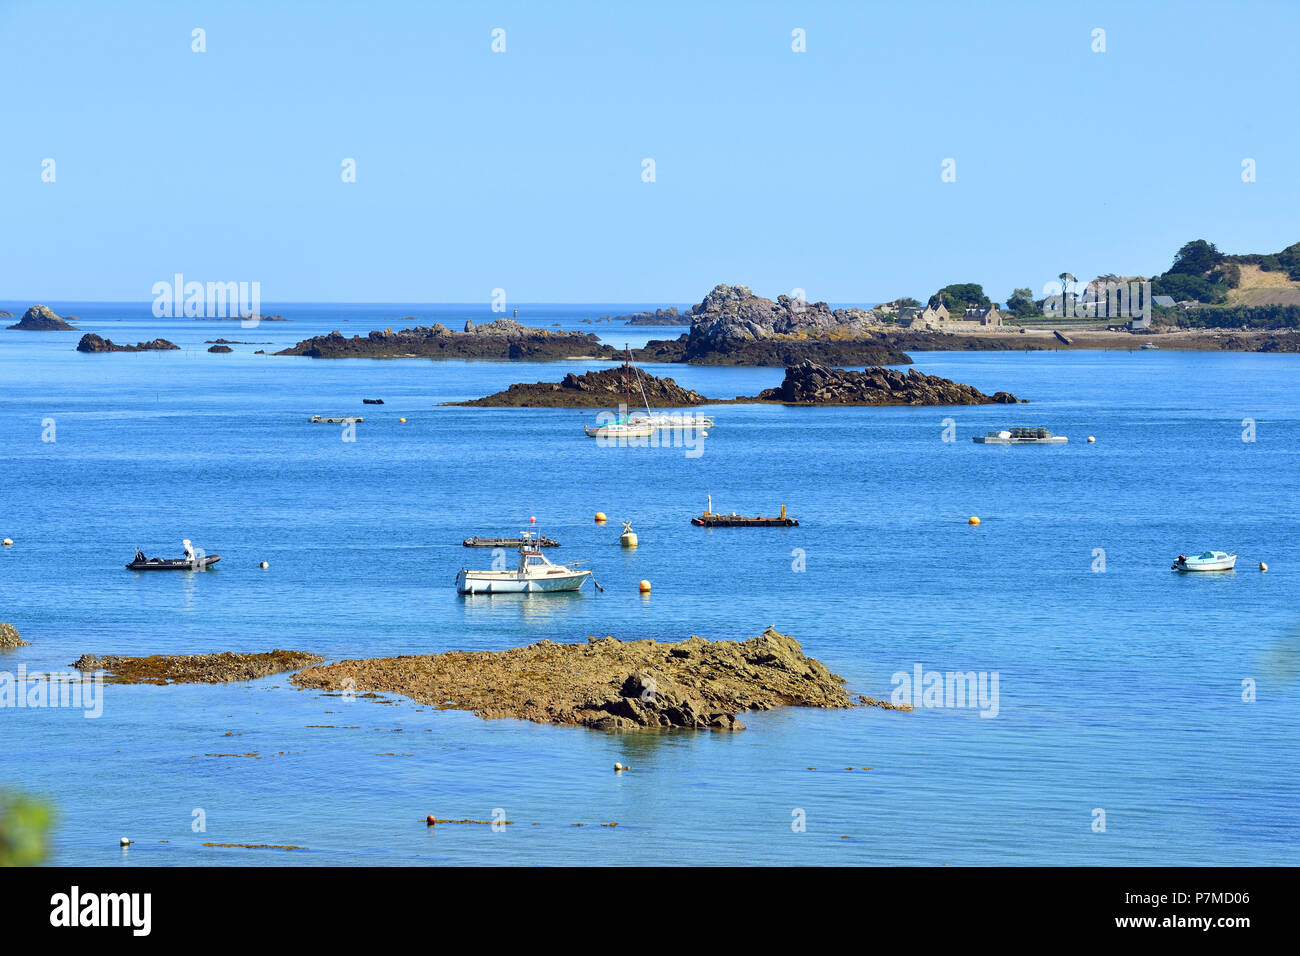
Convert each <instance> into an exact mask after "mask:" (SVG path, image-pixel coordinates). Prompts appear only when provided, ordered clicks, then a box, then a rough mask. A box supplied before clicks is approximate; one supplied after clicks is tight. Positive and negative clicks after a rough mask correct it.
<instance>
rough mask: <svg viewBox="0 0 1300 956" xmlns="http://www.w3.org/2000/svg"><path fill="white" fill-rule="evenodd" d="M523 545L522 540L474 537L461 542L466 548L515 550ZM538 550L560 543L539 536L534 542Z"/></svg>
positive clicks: (556, 546)
mask: <svg viewBox="0 0 1300 956" xmlns="http://www.w3.org/2000/svg"><path fill="white" fill-rule="evenodd" d="M523 543H524V539H523V538H480V537H478V536H477V535H475V536H474V537H472V538H466V539H465V540H464V541H462V542H461V544H463V545H464V546H465V547H467V548H517V547H519V546H520V545H521V544H523ZM536 544H537V546H538V547H539V548H558V547H559V546H560V542H558V541H556V540H555V539H554V538H547V537H541V536H539V537H538V538H537V540H536Z"/></svg>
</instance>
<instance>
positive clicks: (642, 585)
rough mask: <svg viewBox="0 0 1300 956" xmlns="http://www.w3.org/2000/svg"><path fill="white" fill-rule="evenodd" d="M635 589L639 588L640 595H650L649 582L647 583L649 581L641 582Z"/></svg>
mask: <svg viewBox="0 0 1300 956" xmlns="http://www.w3.org/2000/svg"><path fill="white" fill-rule="evenodd" d="M637 587H638V588H639V590H640V591H641V593H642V594H649V593H650V582H649V581H642V582H641V583H640V584H639V585H637Z"/></svg>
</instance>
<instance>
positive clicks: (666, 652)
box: [292, 629, 855, 731]
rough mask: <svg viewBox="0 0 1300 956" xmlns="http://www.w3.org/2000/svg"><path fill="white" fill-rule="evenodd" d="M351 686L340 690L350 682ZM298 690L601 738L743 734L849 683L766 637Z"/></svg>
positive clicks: (431, 661) (301, 682) (518, 652)
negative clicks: (406, 701) (360, 695)
mask: <svg viewBox="0 0 1300 956" xmlns="http://www.w3.org/2000/svg"><path fill="white" fill-rule="evenodd" d="M349 679H350V680H351V681H353V684H351V685H348V684H345V682H346V681H348V680H349ZM292 680H293V683H295V684H297V685H298V686H299V687H306V688H315V689H320V690H331V691H336V690H340V689H342V688H344V687H345V686H351V687H353V688H354V689H355V690H357V691H372V692H387V693H394V694H401V695H403V696H405V697H409V698H411V699H413V700H416V701H419V702H422V703H425V704H429V705H432V706H434V707H438V708H440V709H445V708H454V709H457V710H469V711H473V712H474V713H476V714H478V715H479V716H480V717H486V718H496V717H517V718H521V719H524V720H532V721H536V722H538V723H548V724H571V725H577V726H582V727H592V728H595V729H598V730H612V731H642V730H659V729H668V728H679V727H680V728H690V729H697V730H705V729H711V730H740V729H743V727H744V725H743V724H741V723H740V721H738V720H736V716H735V715H736V714H737V713H739V712H741V711H745V710H769V709H771V708H773V707H781V706H800V707H826V708H846V707H853V706H855V703H854V701H853V699H852V698H851V697H850V696H849V695H848V693H846V692H845V690H844V679H843V678H842V677H839V676H837V675H835V674H832V673H831V672H830V671H829V670H827V669H826V667H825V665H823V664H822V663H821V662H820V661H817V660H815V659H813V658H811V657H805V656H804V653H803V648H802V647H800V646H799V642H798V641H796V640H795V639H794V638H792V637H787V636H786V635H784V634H779V633H777V632H776V631H774V630H771V629H768V630H767V631H765V632H764V633H763V634H762V636H760V637H755V638H751V639H749V640H747V641H744V642H743V643H741V642H736V641H706V640H704V639H703V638H699V637H692V638H691V639H690V640H687V641H681V642H678V643H660V642H658V641H653V640H643V641H627V642H624V641H619V640H616V639H615V638H612V637H605V638H600V639H597V638H588V639H587V643H586V644H553V643H552V642H550V641H541V642H539V643H537V644H532V645H530V646H528V647H518V648H514V649H512V650H507V651H452V652H450V653H447V654H428V655H420V656H414V657H383V658H373V659H370V660H357V661H340V662H338V663H336V664H329V665H325V666H320V667H309V668H307V669H306V670H303V671H302V672H300V673H298V674H296V675H295V676H294V677H293V678H292Z"/></svg>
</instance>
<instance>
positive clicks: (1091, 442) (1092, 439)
mask: <svg viewBox="0 0 1300 956" xmlns="http://www.w3.org/2000/svg"><path fill="white" fill-rule="evenodd" d="M1096 440H1097V439H1095V438H1093V437H1092V436H1091V435H1089V436H1088V444H1089V445H1091V444H1093V443H1094V442H1095V441H1096Z"/></svg>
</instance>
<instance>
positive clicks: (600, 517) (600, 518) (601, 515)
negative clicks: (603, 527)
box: [596, 511, 605, 524]
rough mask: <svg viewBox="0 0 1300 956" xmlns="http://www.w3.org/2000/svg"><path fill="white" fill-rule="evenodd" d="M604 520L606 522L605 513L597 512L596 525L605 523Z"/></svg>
mask: <svg viewBox="0 0 1300 956" xmlns="http://www.w3.org/2000/svg"><path fill="white" fill-rule="evenodd" d="M604 520H605V512H603V511H597V512H596V523H597V524H600V523H601V522H602V521H604Z"/></svg>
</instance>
